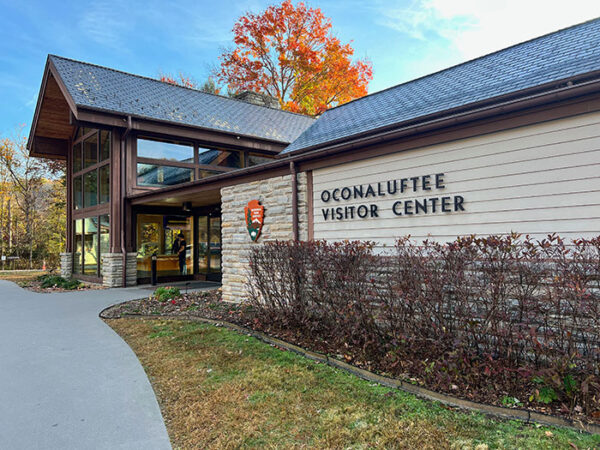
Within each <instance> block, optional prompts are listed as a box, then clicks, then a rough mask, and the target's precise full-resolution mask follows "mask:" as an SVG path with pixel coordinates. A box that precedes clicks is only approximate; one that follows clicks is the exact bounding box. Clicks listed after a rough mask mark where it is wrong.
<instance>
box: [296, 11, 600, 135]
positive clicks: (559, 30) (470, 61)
mask: <svg viewBox="0 0 600 450" xmlns="http://www.w3.org/2000/svg"><path fill="white" fill-rule="evenodd" d="M599 20H600V17H595V18H593V19H589V20H586V21H584V22H580V23H576V24H574V25H569V26H568V27H565V28H560V29H558V30H555V31H551V32H549V33H546V34H543V35H541V36H536V37H533V38H531V39H528V40H526V41H523V42H517V43H516V44H513V45H509V46H508V47H504V48H501V49H498V50H495V51H493V52H490V53H486V54H485V55H481V56H477V57H475V58H472V59H469V60H467V61H463V62H461V63H458V64H454V65H452V66H449V67H446V68H444V69H440V70H437V71H435V72H432V73H428V74H426V75H422V76H420V77H417V78H413V79H412V80H408V81H404V82H403V83H398V84H395V85H394V86H390V87H387V88H385V89H381V90H380V91H377V92H373V93H372V94H368V95H365V96H364V97H360V98H356V99H354V100H350V101H349V102H346V103H343V104H341V105H337V106H334V107H333V108H329V109H328V110H326V111H325V112H324V113H323V115H324V114H326V113H327V112H328V111H332V110H334V109H338V108H342V107H344V106H346V105H349V104H350V103H355V102H359V101H361V100H363V99H365V98H368V97H374V96H376V95H378V94H381V93H384V92H387V91H390V90H392V89H395V88H397V87H400V86H404V85H407V84H410V83H414V82H415V81H419V80H423V79H426V78H429V77H432V76H434V75H437V74H440V73H443V72H446V71H448V70H452V69H455V68H456V67H460V66H464V65H467V64H470V63H472V62H474V61H478V60H480V59H483V58H488V57H490V56H492V55H496V54H498V53H502V52H504V51H507V50H510V49H511V48H515V47H520V46H522V45H525V44H528V43H530V42H533V41H537V40H539V39H544V38H546V37H548V36H551V35H553V34H557V33H562V32H564V31H566V30H570V29H571V28H576V27H579V26H582V25H585V24H587V23H592V22H595V21H599ZM307 130H308V129H307ZM307 130H305V132H306V131H307ZM303 134H304V133H303Z"/></svg>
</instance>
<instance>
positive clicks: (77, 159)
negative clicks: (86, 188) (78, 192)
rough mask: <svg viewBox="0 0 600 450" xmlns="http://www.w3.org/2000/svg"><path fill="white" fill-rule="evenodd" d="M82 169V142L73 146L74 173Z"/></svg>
mask: <svg viewBox="0 0 600 450" xmlns="http://www.w3.org/2000/svg"><path fill="white" fill-rule="evenodd" d="M80 170H81V143H79V144H77V145H74V146H73V173H75V172H79V171H80Z"/></svg>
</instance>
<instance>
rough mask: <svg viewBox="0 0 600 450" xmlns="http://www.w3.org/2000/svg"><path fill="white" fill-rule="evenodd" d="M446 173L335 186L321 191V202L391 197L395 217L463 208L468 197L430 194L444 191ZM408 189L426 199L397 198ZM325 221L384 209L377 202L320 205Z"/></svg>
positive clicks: (361, 216) (349, 217)
mask: <svg viewBox="0 0 600 450" xmlns="http://www.w3.org/2000/svg"><path fill="white" fill-rule="evenodd" d="M445 188H446V186H445V184H444V174H443V173H436V174H433V175H421V176H415V177H410V178H400V179H393V180H388V181H383V182H381V181H380V182H377V183H369V184H361V185H358V186H345V187H336V188H334V189H325V190H323V191H322V192H321V201H322V202H323V203H325V204H327V205H330V204H333V205H335V204H339V203H340V202H350V201H353V200H362V199H365V200H366V199H369V198H377V197H389V198H390V199H391V201H390V204H389V210H391V212H392V214H393V215H394V216H412V215H415V214H435V213H439V212H442V213H448V212H456V211H464V210H465V207H464V202H465V199H464V197H463V196H462V195H453V196H433V197H429V196H427V195H428V194H429V193H430V192H431V193H435V191H439V190H443V189H445ZM405 192H414V193H420V194H421V195H422V196H427V197H425V198H420V199H417V198H414V199H405V200H398V199H397V196H398V195H399V194H404V193H405ZM321 213H322V214H323V220H351V219H364V218H367V217H379V215H380V214H382V211H381V210H380V208H379V205H378V204H375V203H361V204H358V205H344V206H331V207H327V208H321Z"/></svg>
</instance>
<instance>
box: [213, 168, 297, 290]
mask: <svg viewBox="0 0 600 450" xmlns="http://www.w3.org/2000/svg"><path fill="white" fill-rule="evenodd" d="M297 189H298V219H299V220H298V222H299V238H300V240H306V239H307V238H308V201H307V177H306V173H299V174H298V187H297ZM250 200H258V201H260V203H261V205H262V206H264V207H265V217H264V224H263V228H262V232H261V235H260V237H259V238H258V242H252V240H251V239H250V236H249V235H248V231H247V229H246V220H245V217H244V207H245V206H246V205H247V204H248V201H250ZM292 228H293V227H292V179H291V176H290V175H285V176H281V177H274V178H268V179H265V180H260V181H253V182H251V183H246V184H238V185H235V186H228V187H224V188H222V189H221V244H222V249H223V256H222V258H223V259H222V264H221V270H222V274H223V278H222V285H223V287H222V296H223V300H227V301H232V302H242V301H244V300H245V299H246V297H247V280H248V252H249V251H250V249H251V248H252V247H253V246H257V245H262V244H263V243H265V242H268V241H274V240H290V239H292V238H293V233H292Z"/></svg>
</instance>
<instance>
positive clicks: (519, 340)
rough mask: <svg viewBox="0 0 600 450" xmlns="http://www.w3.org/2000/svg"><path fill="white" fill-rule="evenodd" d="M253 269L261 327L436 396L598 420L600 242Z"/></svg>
mask: <svg viewBox="0 0 600 450" xmlns="http://www.w3.org/2000/svg"><path fill="white" fill-rule="evenodd" d="M250 262H251V265H250V267H251V269H250V272H251V273H250V284H249V292H250V298H251V302H252V303H253V305H254V307H255V308H256V309H257V311H258V314H259V317H260V320H263V321H265V322H268V323H270V324H273V325H276V326H278V327H280V328H281V329H288V330H289V329H291V330H295V331H296V332H297V333H301V334H302V335H303V336H305V337H306V338H307V339H312V340H313V341H319V342H322V343H327V344H328V345H330V347H329V348H330V349H331V351H335V352H338V353H340V352H342V353H344V354H350V355H352V356H353V357H354V358H355V359H359V360H361V361H370V362H371V363H372V365H374V366H375V367H378V368H379V369H381V370H384V371H388V372H393V373H396V374H402V375H409V376H414V377H417V378H418V379H421V380H423V381H424V382H426V384H428V385H429V386H431V387H433V388H438V389H442V390H446V391H450V392H452V391H455V390H456V389H459V390H460V391H461V392H467V393H468V394H466V395H468V396H470V397H472V398H478V399H480V400H494V399H495V400H496V401H498V402H499V401H500V400H501V398H502V397H505V396H510V398H513V397H514V398H518V399H519V401H521V402H522V403H524V404H525V403H529V402H531V403H544V404H545V403H548V404H552V405H553V406H554V407H555V409H563V410H567V411H579V410H581V411H584V412H585V413H587V414H588V415H589V416H590V417H594V416H595V415H598V416H600V342H599V340H600V238H595V239H591V240H586V239H580V240H576V241H574V242H572V243H569V245H567V244H566V243H565V242H563V240H561V239H560V238H559V237H558V236H555V235H551V236H548V237H547V238H546V239H544V240H542V241H535V240H533V239H531V238H529V237H528V236H526V237H522V236H520V235H517V234H511V235H508V236H488V237H476V236H469V237H462V238H458V239H456V240H455V241H453V242H450V243H447V244H440V243H436V242H432V241H424V242H423V243H422V244H420V245H417V244H416V243H415V242H413V241H411V240H410V238H409V237H406V238H401V239H399V240H398V241H397V243H396V246H395V248H394V249H393V251H388V252H381V251H374V245H373V243H370V242H366V243H365V242H341V243H326V242H322V241H316V242H274V243H269V244H266V245H264V246H261V247H255V248H254V249H253V250H252V251H251V254H250Z"/></svg>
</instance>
